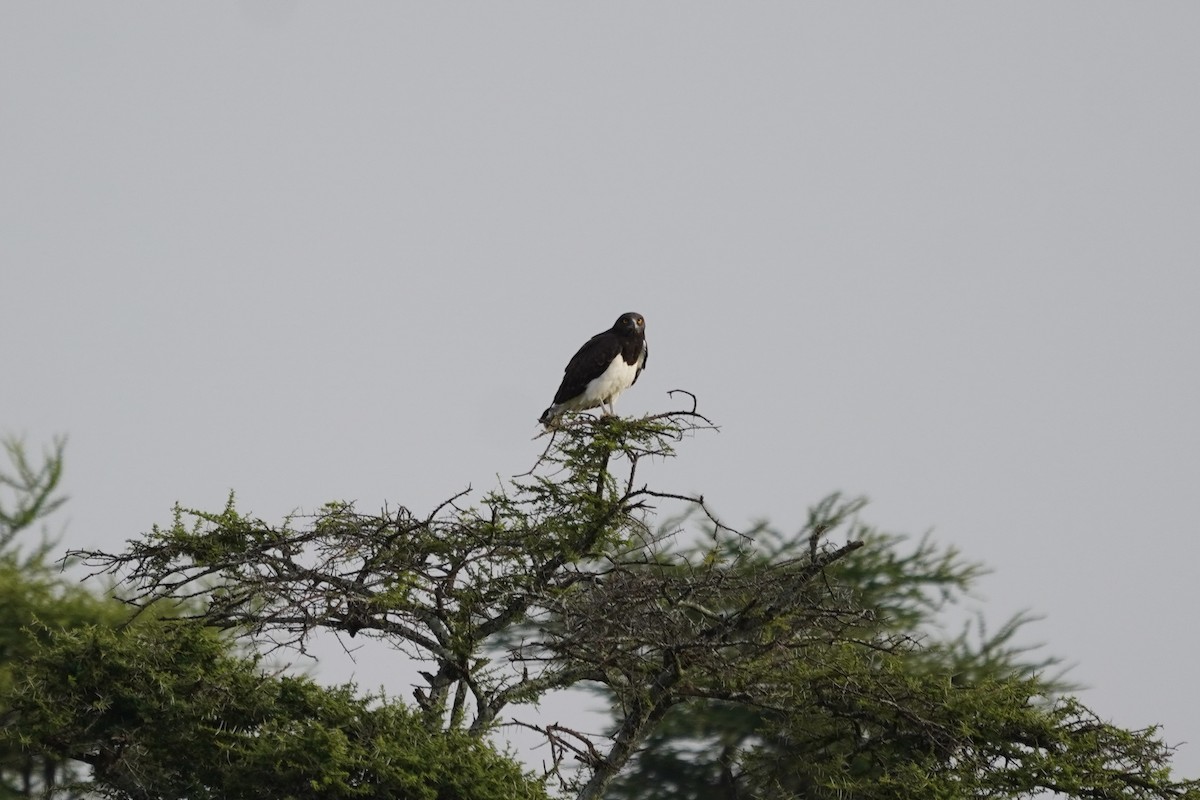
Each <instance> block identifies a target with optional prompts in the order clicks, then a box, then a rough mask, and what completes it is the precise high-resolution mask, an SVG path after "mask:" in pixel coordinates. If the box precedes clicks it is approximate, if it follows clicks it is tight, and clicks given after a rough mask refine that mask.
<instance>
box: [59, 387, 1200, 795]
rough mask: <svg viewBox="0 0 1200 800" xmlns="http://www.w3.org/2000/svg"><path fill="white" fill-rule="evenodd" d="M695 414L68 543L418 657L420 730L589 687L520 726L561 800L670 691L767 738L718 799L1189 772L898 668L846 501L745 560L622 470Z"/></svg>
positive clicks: (179, 586) (623, 763)
mask: <svg viewBox="0 0 1200 800" xmlns="http://www.w3.org/2000/svg"><path fill="white" fill-rule="evenodd" d="M712 427H713V426H712V425H711V423H710V422H709V421H708V420H707V419H706V418H704V417H703V416H701V415H700V414H699V413H698V412H697V411H696V408H695V406H694V403H693V405H692V407H691V408H690V409H685V410H680V411H674V412H668V413H664V414H659V415H655V416H651V417H647V418H643V419H637V420H630V419H615V418H604V419H599V420H596V419H592V418H590V417H586V416H582V417H575V418H573V419H572V420H570V421H568V422H566V423H565V424H564V425H563V426H562V427H560V428H558V429H556V430H555V431H553V433H552V434H550V437H551V438H550V441H549V444H548V446H547V449H546V451H545V453H544V454H543V456H542V457H541V458H540V459H539V461H538V463H537V465H536V466H535V468H534V469H533V470H532V471H531V472H530V473H527V474H525V475H522V476H518V477H517V478H515V479H513V480H512V481H511V482H509V483H508V484H505V485H502V486H501V487H500V488H498V489H496V490H495V491H492V492H490V493H488V494H486V495H485V496H483V497H482V498H481V499H480V500H479V501H477V502H476V503H474V504H470V503H468V502H467V496H466V495H465V494H461V495H456V496H454V497H452V498H450V499H449V500H447V501H446V502H444V503H443V504H441V505H440V506H438V507H437V508H436V509H434V511H433V512H431V513H429V514H426V515H419V514H416V513H414V512H413V511H411V510H409V509H407V508H404V507H399V508H395V509H385V510H384V511H383V512H381V513H378V514H368V513H362V512H360V511H359V510H358V509H356V508H355V507H354V505H353V504H350V503H333V504H328V505H326V506H325V507H323V508H322V509H321V510H320V511H319V512H318V513H316V514H314V515H311V516H294V517H291V518H289V519H286V520H284V522H283V523H282V524H279V525H273V524H270V523H267V522H265V521H262V520H259V519H254V518H252V517H249V516H246V515H243V514H241V513H239V512H238V511H237V510H236V508H235V507H234V505H233V502H232V500H231V502H230V503H229V505H228V506H227V507H226V508H225V509H224V510H222V511H220V512H216V513H209V512H203V511H195V510H184V509H177V510H176V514H175V521H174V524H172V525H171V526H169V527H165V528H155V529H154V530H152V531H151V532H150V533H149V534H147V535H145V536H144V537H142V538H141V539H138V540H135V541H132V542H131V543H130V544H129V547H128V549H127V550H126V551H125V552H123V553H117V554H110V553H103V552H88V553H83V554H80V555H81V556H82V557H83V558H84V559H85V560H86V561H87V562H88V563H90V564H92V565H94V566H95V567H96V568H97V570H99V571H100V572H107V573H112V574H114V575H117V576H118V577H120V579H121V580H122V581H123V584H122V585H123V586H124V587H125V592H126V597H127V599H128V601H129V602H131V603H133V604H135V605H142V606H148V605H152V604H154V603H158V602H161V601H163V600H164V599H170V600H174V601H185V602H191V603H199V604H200V608H201V609H202V610H200V611H198V612H196V613H194V614H191V615H187V616H190V617H191V618H193V619H194V620H195V621H197V622H200V623H203V624H204V625H208V626H215V627H218V628H222V629H227V630H231V631H237V632H239V633H241V634H244V635H246V636H248V637H251V638H252V639H254V640H256V641H258V642H260V643H263V644H266V645H268V646H271V647H280V646H292V647H298V648H301V649H303V648H304V647H305V646H306V645H307V644H308V642H309V641H310V640H311V637H312V636H313V635H315V634H316V633H317V632H319V631H322V630H331V631H335V632H338V633H339V634H341V633H345V634H347V635H350V636H354V635H361V636H370V637H373V638H377V639H380V640H382V641H384V642H386V643H388V644H390V645H392V646H393V647H394V648H396V650H397V651H399V652H400V653H403V654H405V655H407V656H409V657H412V658H415V659H419V660H420V661H422V662H423V663H424V664H425V665H427V667H428V668H427V669H426V670H425V671H423V672H421V676H422V681H423V684H422V685H421V686H419V687H418V688H417V689H415V691H414V700H415V704H416V708H417V711H418V713H419V715H420V719H421V720H422V724H423V725H424V727H425V728H426V729H427V730H428V731H431V732H432V731H445V730H448V731H453V732H455V733H456V734H463V735H467V736H471V737H482V736H484V735H485V734H487V733H488V732H489V731H492V730H493V729H494V728H495V726H496V725H497V724H499V723H500V722H501V721H502V720H504V719H505V718H506V715H508V714H510V713H511V712H512V710H513V709H514V708H515V707H519V706H522V705H527V704H531V703H535V702H537V701H538V700H539V699H541V698H543V697H544V696H545V695H546V694H547V693H549V692H553V691H557V690H562V689H567V688H571V687H577V686H591V687H599V689H600V690H601V691H603V692H605V693H606V694H607V696H608V697H609V699H610V702H611V704H612V707H613V708H614V709H615V714H616V723H615V728H614V730H613V732H612V734H611V735H610V736H607V737H598V736H590V735H586V734H584V733H583V732H580V731H576V730H573V729H571V728H569V727H566V726H561V725H543V726H539V727H538V730H540V731H541V732H542V733H543V734H544V735H545V736H546V737H547V738H548V739H549V741H550V742H551V744H552V746H553V750H552V751H553V753H554V754H555V758H554V763H552V764H551V765H550V771H551V772H552V773H553V774H554V775H555V776H557V778H558V779H559V781H560V782H561V784H560V785H561V788H562V789H563V790H564V791H569V792H572V793H573V794H575V796H577V797H579V798H591V799H594V798H599V797H601V796H602V795H603V793H604V792H605V790H606V787H608V786H609V785H610V784H611V783H612V781H613V780H614V779H615V778H616V777H617V776H618V775H620V774H621V773H622V771H624V770H625V769H626V768H627V767H628V766H629V764H630V760H631V758H633V757H634V755H635V753H636V752H637V751H638V750H639V748H642V747H643V746H645V745H646V744H647V743H648V742H651V741H652V737H654V736H655V734H656V732H657V731H659V730H660V729H662V726H663V725H664V723H665V722H666V721H667V720H668V719H669V717H668V715H669V714H670V713H671V712H672V710H673V709H675V710H679V709H689V708H722V709H734V710H737V709H741V710H743V711H751V712H754V713H755V714H759V715H762V719H765V720H766V721H767V722H769V727H763V726H759V727H758V728H756V732H755V736H757V737H759V738H760V739H763V740H766V739H771V740H772V741H775V742H777V743H782V745H783V746H777V747H774V748H759V749H754V748H735V749H736V751H737V753H736V755H737V758H736V763H735V761H734V760H733V759H726V763H725V764H724V766H723V770H724V774H723V775H722V776H721V779H722V783H721V786H722V788H723V790H724V791H725V793H726V796H728V797H743V796H745V797H783V798H787V797H794V798H801V797H824V796H831V797H832V796H851V795H853V796H863V797H913V796H922V797H925V796H929V797H960V796H976V797H1012V796H1022V795H1028V794H1030V793H1035V792H1038V791H1042V790H1052V791H1060V792H1063V793H1066V794H1070V795H1072V796H1078V797H1101V798H1103V797H1114V798H1115V797H1129V798H1133V797H1145V798H1151V797H1154V798H1159V797H1163V798H1165V797H1182V796H1188V795H1192V794H1194V793H1195V792H1196V790H1197V784H1195V783H1194V782H1188V781H1177V780H1175V779H1173V778H1172V777H1171V775H1170V772H1169V769H1168V768H1167V763H1168V759H1169V755H1170V749H1169V748H1167V747H1165V746H1164V745H1163V744H1162V743H1161V742H1160V741H1159V740H1158V738H1157V737H1156V735H1155V733H1154V731H1152V730H1150V731H1142V732H1129V731H1122V730H1120V729H1117V728H1115V727H1113V726H1110V725H1107V724H1106V723H1103V722H1102V721H1100V720H1099V719H1098V718H1096V717H1095V715H1093V714H1092V713H1091V712H1090V711H1088V710H1087V709H1084V708H1083V707H1082V706H1080V705H1079V704H1078V703H1076V702H1075V701H1073V700H1070V699H1066V700H1061V701H1055V700H1052V699H1050V697H1049V693H1050V691H1049V690H1050V688H1051V687H1050V686H1049V685H1048V684H1046V683H1043V682H1041V681H1039V680H1038V679H1037V678H1035V677H1033V676H1031V675H1028V674H1020V673H1017V674H1011V675H1004V676H999V677H996V678H995V679H991V678H989V679H980V680H961V676H959V678H957V679H956V675H955V674H950V673H947V672H945V671H941V672H939V670H938V664H939V663H943V664H944V663H945V659H944V658H943V659H939V658H932V657H931V658H925V659H924V663H925V668H924V669H923V670H915V669H913V665H914V664H916V663H918V662H919V661H920V660H921V659H922V658H923V654H924V653H925V652H926V651H924V650H923V649H922V646H921V644H920V643H919V641H918V640H917V639H916V638H915V637H914V636H913V635H912V634H913V631H911V630H907V629H906V627H907V626H905V625H904V624H902V623H903V620H902V619H901V618H900V617H899V616H897V617H896V618H894V619H893V618H887V619H884V620H883V621H882V622H881V615H883V614H886V613H887V605H886V604H885V603H881V602H872V601H871V600H870V597H869V592H868V591H867V587H868V584H866V583H864V582H863V581H861V580H856V579H855V578H854V577H853V576H854V570H852V569H851V568H850V567H851V566H852V565H853V561H851V559H852V558H853V557H854V556H855V554H856V553H859V552H864V551H867V548H868V547H869V546H870V545H871V543H872V542H874V544H875V545H876V546H879V541H878V539H876V538H875V534H874V533H873V532H872V531H871V529H869V528H867V527H866V526H865V525H863V524H862V523H861V522H859V521H858V519H857V512H858V511H859V510H860V509H861V505H862V504H861V502H860V501H856V500H843V499H842V498H840V497H837V496H834V497H831V498H827V499H826V500H824V501H822V502H820V503H818V504H816V505H815V506H814V507H813V508H812V510H811V512H810V515H809V518H808V520H807V522H806V524H805V525H804V526H803V529H802V530H801V532H800V533H799V535H798V536H797V541H798V542H800V543H802V544H801V546H798V547H794V548H791V549H789V550H788V551H787V552H786V553H785V554H780V553H776V554H774V555H773V556H772V557H770V558H764V557H763V554H762V552H761V550H759V549H757V546H756V543H755V541H754V539H753V538H752V537H749V536H746V535H743V534H741V533H738V532H737V531H734V530H732V529H730V528H728V527H727V526H725V525H724V524H722V523H721V522H720V521H719V520H718V519H717V518H716V517H715V516H714V515H713V514H712V513H711V512H710V510H709V507H708V505H707V504H706V503H705V501H704V499H703V498H702V497H699V496H690V495H686V494H682V493H678V492H671V491H664V490H660V489H655V488H651V487H650V486H649V485H648V484H647V483H645V482H644V481H643V480H642V478H641V475H642V473H643V470H641V469H640V467H641V465H643V464H644V463H645V462H646V461H647V459H659V458H664V457H669V456H672V455H673V454H674V447H675V445H677V444H678V443H679V442H680V441H681V440H683V439H684V438H685V437H688V436H690V435H693V434H695V433H697V432H700V431H704V430H709V429H712ZM667 504H669V505H671V506H673V511H675V512H682V513H684V514H687V513H689V512H690V513H692V514H698V515H700V519H701V520H703V525H704V526H705V527H706V528H707V529H708V532H709V540H708V541H707V542H706V544H705V546H703V547H701V548H699V549H696V548H694V547H689V546H686V545H682V546H681V545H680V543H679V537H678V536H677V534H678V533H679V528H678V526H673V525H666V526H656V525H655V524H654V522H655V518H654V516H653V515H654V512H655V508H656V506H661V505H667ZM867 563H869V560H864V561H861V562H860V565H862V564H867ZM843 567H844V568H843ZM785 758H786V761H787V763H786V764H780V763H778V762H779V761H780V760H782V759H785ZM569 764H571V765H573V766H575V767H578V769H574V770H568V769H566V767H567V766H568V765H569ZM796 765H800V766H799V768H796ZM647 791H649V790H647ZM643 796H649V794H648V793H646V794H643Z"/></svg>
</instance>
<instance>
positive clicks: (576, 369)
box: [554, 331, 621, 404]
mask: <svg viewBox="0 0 1200 800" xmlns="http://www.w3.org/2000/svg"><path fill="white" fill-rule="evenodd" d="M620 352H621V337H619V336H617V334H615V333H613V332H612V331H605V332H604V333H597V334H596V335H595V336H593V337H592V338H591V339H588V340H587V343H586V344H584V346H583V347H581V348H579V352H577V353H576V354H575V355H574V356H572V357H571V360H570V361H569V362H568V363H567V368H566V369H565V370H563V379H562V384H561V385H560V386H559V387H558V392H556V393H555V395H554V402H555V403H556V404H557V403H563V402H566V401H567V400H570V399H571V398H572V397H575V396H577V395H580V394H583V390H584V389H586V388H587V385H588V384H589V383H590V382H591V381H592V380H593V379H594V378H598V377H600V376H601V375H603V374H604V370H606V369H608V365H609V364H611V363H612V360H613V359H614V358H616V357H617V354H619V353H620Z"/></svg>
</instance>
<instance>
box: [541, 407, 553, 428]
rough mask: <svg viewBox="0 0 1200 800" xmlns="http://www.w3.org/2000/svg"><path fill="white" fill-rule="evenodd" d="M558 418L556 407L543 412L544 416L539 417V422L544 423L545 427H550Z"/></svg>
mask: <svg viewBox="0 0 1200 800" xmlns="http://www.w3.org/2000/svg"><path fill="white" fill-rule="evenodd" d="M557 416H558V414H556V413H555V411H554V406H550V407H549V408H547V409H546V410H545V411H543V412H542V415H541V416H540V417H538V422H540V423H542V424H543V425H546V426H549V425H550V423H552V422H554V418H555V417H557Z"/></svg>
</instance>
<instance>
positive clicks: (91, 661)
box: [8, 622, 545, 800]
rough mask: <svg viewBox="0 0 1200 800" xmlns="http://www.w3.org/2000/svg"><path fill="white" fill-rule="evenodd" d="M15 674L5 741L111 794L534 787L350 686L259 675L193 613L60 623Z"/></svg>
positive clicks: (436, 796)
mask: <svg viewBox="0 0 1200 800" xmlns="http://www.w3.org/2000/svg"><path fill="white" fill-rule="evenodd" d="M28 675H29V677H28V678H27V679H26V680H25V681H23V683H22V685H21V686H20V691H19V692H18V693H17V694H16V699H15V703H14V711H15V713H16V715H17V716H18V718H19V719H20V723H21V724H20V728H19V729H20V731H21V732H20V733H19V734H16V738H17V739H18V740H19V741H20V743H21V744H23V745H25V746H34V745H36V746H39V747H42V748H45V749H46V750H47V751H48V752H49V753H50V754H52V755H55V756H58V757H62V758H67V757H71V758H81V759H82V760H84V761H86V762H87V763H89V764H91V765H92V767H93V769H94V772H95V776H94V777H95V781H96V783H97V784H98V787H99V788H102V789H103V790H104V792H105V793H106V794H108V795H110V796H113V797H128V798H190V799H200V800H202V799H203V798H214V800H215V798H230V799H231V800H236V798H292V797H315V796H319V797H325V798H385V797H386V798H412V799H413V800H450V799H451V798H454V799H456V800H457V799H460V798H461V800H471V799H474V798H478V800H488V799H491V798H495V799H497V800H500V799H501V798H504V799H507V798H538V797H544V796H545V794H544V792H543V790H542V789H541V787H540V784H539V783H538V782H536V781H532V780H530V779H528V778H527V777H526V776H525V775H523V774H522V772H521V770H520V768H519V767H518V766H517V765H515V764H514V763H513V762H512V761H510V760H508V759H506V758H504V757H502V756H500V755H498V754H496V753H495V752H494V751H493V750H492V749H491V748H490V747H489V746H488V745H487V744H486V743H485V742H483V741H481V740H479V739H477V738H473V737H469V736H466V735H465V734H462V733H461V732H459V733H455V732H430V731H429V730H427V729H426V728H425V727H423V726H422V725H421V723H420V720H419V718H418V717H417V715H415V714H414V713H413V712H411V711H409V710H408V709H406V708H405V707H404V706H402V705H398V704H395V703H391V702H388V701H386V700H385V699H383V698H380V697H369V696H361V695H359V694H358V693H357V692H356V690H355V689H354V687H353V686H342V687H335V688H330V689H327V688H323V687H321V686H318V685H316V684H314V683H313V682H312V681H310V680H308V679H305V678H297V677H289V676H270V675H265V674H263V672H262V670H261V669H260V668H259V666H258V664H257V663H256V662H255V661H254V660H252V659H246V658H241V657H237V656H234V655H231V653H230V649H229V645H228V643H227V642H225V641H224V640H223V639H222V638H221V637H219V636H217V635H215V634H214V633H213V632H212V631H211V629H205V628H204V627H203V626H201V625H199V624H195V623H188V622H175V623H171V622H159V623H154V624H150V625H140V626H133V627H129V628H125V629H123V630H120V631H114V630H112V629H105V628H89V629H76V630H74V631H71V632H67V633H62V634H60V635H58V636H56V637H55V638H54V641H53V643H52V644H51V645H50V646H47V647H45V648H43V649H42V650H41V651H39V652H38V654H37V655H36V657H35V658H34V659H33V660H32V662H31V663H30V665H29V671H28ZM8 736H9V737H12V736H13V734H11V733H10V734H8Z"/></svg>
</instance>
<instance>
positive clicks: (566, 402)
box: [538, 311, 650, 427]
mask: <svg viewBox="0 0 1200 800" xmlns="http://www.w3.org/2000/svg"><path fill="white" fill-rule="evenodd" d="M649 353H650V348H649V346H648V345H647V344H646V318H645V317H643V316H642V315H641V314H638V313H636V312H633V311H630V312H629V313H626V314H622V315H621V316H619V317H617V321H616V322H614V323H613V326H612V327H611V328H609V329H608V330H606V331H603V332H601V333H597V334H596V335H595V336H593V337H592V338H591V339H588V340H587V343H585V344H584V345H583V347H581V348H579V352H577V353H576V354H575V355H574V356H572V357H571V360H570V361H569V362H568V363H567V368H566V369H565V370H563V379H562V384H561V385H560V386H559V387H558V391H557V392H556V393H555V395H554V403H553V404H551V406H550V407H549V408H547V409H546V410H545V411H543V412H542V416H541V417H540V418H539V419H538V422H540V423H542V424H543V425H545V426H547V427H549V426H550V425H552V424H553V423H554V421H555V420H556V419H557V418H558V417H559V416H561V415H562V413H563V412H564V411H585V410H587V409H589V408H596V407H597V406H599V407H600V410H601V412H602V413H604V412H607V413H608V414H615V411H614V410H613V406H614V404H615V403H616V402H617V397H618V396H620V394H621V392H623V391H625V390H626V389H628V388H629V387H630V386H633V385H634V384H635V383H637V379H638V377H639V376H640V375H641V374H642V370H643V369H645V368H646V358H647V356H648V355H649Z"/></svg>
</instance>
